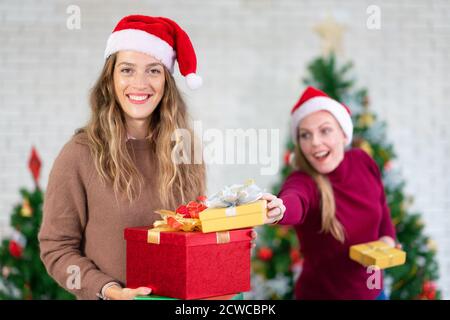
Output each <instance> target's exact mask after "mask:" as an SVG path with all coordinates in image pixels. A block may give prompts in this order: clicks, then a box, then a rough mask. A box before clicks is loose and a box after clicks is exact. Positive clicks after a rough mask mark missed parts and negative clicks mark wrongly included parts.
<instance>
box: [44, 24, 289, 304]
mask: <svg viewBox="0 0 450 320" xmlns="http://www.w3.org/2000/svg"><path fill="white" fill-rule="evenodd" d="M175 58H176V59H177V61H178V65H179V69H180V73H181V74H182V75H183V76H185V77H186V80H187V84H188V86H189V87H190V88H192V89H194V88H196V87H198V86H200V85H201V79H200V78H199V77H198V76H197V75H196V74H195V71H196V58H195V53H194V49H193V47H192V44H191V42H190V40H189V38H188V36H187V34H186V33H185V32H184V31H183V30H182V29H181V28H180V27H179V26H178V25H177V24H176V23H175V22H173V21H171V20H169V19H167V18H160V17H158V18H154V17H147V16H139V15H133V16H128V17H125V18H123V19H122V20H121V21H120V22H119V23H118V25H117V26H116V28H115V29H114V31H113V33H112V34H111V36H110V37H109V39H108V43H107V47H106V50H105V59H106V61H105V65H104V67H103V70H102V72H101V74H100V77H99V78H98V80H97V82H96V84H95V86H94V88H93V89H92V92H91V96H90V104H91V109H92V113H91V118H90V120H89V122H88V124H87V125H86V126H85V127H83V128H81V129H79V130H77V133H76V134H75V135H74V136H73V137H72V139H71V140H70V141H69V142H68V143H67V144H66V145H65V146H64V147H63V149H62V151H61V152H60V154H59V155H58V157H57V159H56V160H55V162H54V165H53V168H52V170H51V173H50V177H49V181H48V186H47V192H46V195H45V200H44V208H43V211H44V217H43V222H42V226H41V230H40V233H39V241H40V249H41V258H42V261H43V262H44V264H45V266H46V268H47V271H48V272H49V274H50V275H51V276H52V277H53V278H54V279H55V280H56V281H57V282H58V283H59V284H60V285H61V286H62V287H64V288H65V289H66V290H68V291H70V292H72V293H73V294H74V295H76V297H77V298H78V299H98V298H103V299H132V298H134V297H135V296H137V295H146V294H149V293H150V292H151V289H149V288H145V287H141V288H137V289H129V288H124V286H125V241H124V239H123V230H124V228H126V227H132V226H140V225H149V226H150V225H152V224H153V222H154V221H155V220H157V219H158V217H157V215H156V214H155V213H154V211H155V210H156V209H160V208H169V209H174V208H176V207H177V205H179V204H181V203H186V202H187V201H188V200H192V199H195V198H196V197H197V196H199V195H203V194H205V168H204V165H203V164H193V163H194V161H191V162H189V163H188V164H186V163H180V161H177V159H176V158H174V157H176V156H177V155H180V154H184V155H189V154H190V152H189V150H191V147H192V145H187V143H183V140H182V139H180V136H179V135H177V132H179V131H177V129H183V130H184V131H183V132H188V133H190V136H191V137H193V132H192V129H191V128H190V126H189V123H188V114H187V110H186V105H185V103H184V101H183V99H182V97H181V95H180V92H179V91H178V88H177V86H176V83H175V80H174V78H173V76H172V74H171V72H172V70H173V66H174V61H175ZM173 151H176V152H173ZM178 160H179V159H178ZM184 160H185V159H184ZM184 162H185V161H184ZM265 198H266V199H268V200H272V201H271V202H270V203H269V208H271V209H272V210H270V212H269V214H268V215H269V218H268V222H273V221H274V220H279V219H281V217H282V214H283V212H284V210H285V208H284V206H283V205H282V203H281V202H280V200H279V199H277V198H275V197H274V196H273V195H266V196H265Z"/></svg>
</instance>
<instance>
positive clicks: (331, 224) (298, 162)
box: [294, 143, 345, 243]
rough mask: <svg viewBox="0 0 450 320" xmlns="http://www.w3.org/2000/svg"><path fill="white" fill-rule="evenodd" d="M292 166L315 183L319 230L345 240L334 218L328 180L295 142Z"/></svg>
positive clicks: (331, 194)
mask: <svg viewBox="0 0 450 320" xmlns="http://www.w3.org/2000/svg"><path fill="white" fill-rule="evenodd" d="M294 167H295V168H296V169H298V170H301V171H303V172H305V173H307V174H309V175H310V176H311V177H312V178H313V179H314V181H315V182H316V184H317V187H318V189H319V191H320V197H321V209H322V229H321V232H325V233H331V235H332V236H333V237H334V238H335V239H336V240H338V241H339V242H341V243H344V240H345V229H344V227H343V226H342V224H341V223H340V222H339V220H338V219H337V218H336V202H335V200H334V194H333V188H332V187H331V183H330V180H329V179H328V178H327V177H326V176H325V175H323V174H320V173H319V172H317V170H316V169H314V167H313V166H312V165H311V164H310V163H309V162H308V160H307V159H306V157H305V156H304V154H303V152H302V150H301V148H300V144H299V143H296V144H295V158H294Z"/></svg>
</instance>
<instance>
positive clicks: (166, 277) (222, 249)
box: [124, 227, 252, 299]
mask: <svg viewBox="0 0 450 320" xmlns="http://www.w3.org/2000/svg"><path fill="white" fill-rule="evenodd" d="M149 229H150V228H149V227H137V228H127V229H125V232H124V234H125V240H126V241H127V268H126V269H127V287H129V288H137V287H140V286H147V287H150V288H152V290H153V291H152V293H153V294H156V295H161V296H167V297H173V298H177V299H200V298H207V297H214V296H221V295H226V294H234V293H236V292H245V291H249V290H250V250H251V247H250V241H251V230H252V229H251V228H247V229H239V230H231V231H228V232H229V238H230V242H228V243H217V235H216V232H211V233H201V232H161V233H160V240H159V244H154V243H148V242H147V239H148V237H147V236H148V230H149ZM225 238H226V237H225Z"/></svg>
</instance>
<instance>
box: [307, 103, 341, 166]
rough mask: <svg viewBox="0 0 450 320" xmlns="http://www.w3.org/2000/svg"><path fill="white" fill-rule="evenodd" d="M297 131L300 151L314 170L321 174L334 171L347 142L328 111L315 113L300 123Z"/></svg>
mask: <svg viewBox="0 0 450 320" xmlns="http://www.w3.org/2000/svg"><path fill="white" fill-rule="evenodd" d="M298 130H299V140H298V143H299V145H300V149H301V150H302V153H303V154H304V156H305V158H306V159H307V160H308V162H309V163H310V164H311V165H312V166H313V167H314V169H316V171H317V172H319V173H321V174H327V173H330V172H332V171H333V170H334V169H336V167H337V166H338V165H339V164H340V163H341V161H342V160H343V159H344V147H345V144H346V142H347V138H346V137H345V134H344V131H343V130H342V128H341V126H340V125H339V123H338V122H337V120H336V118H335V117H334V116H333V115H332V114H331V113H329V112H328V111H323V110H322V111H317V112H314V113H311V114H310V115H308V116H306V117H305V118H304V119H303V120H302V121H300V125H299V128H298Z"/></svg>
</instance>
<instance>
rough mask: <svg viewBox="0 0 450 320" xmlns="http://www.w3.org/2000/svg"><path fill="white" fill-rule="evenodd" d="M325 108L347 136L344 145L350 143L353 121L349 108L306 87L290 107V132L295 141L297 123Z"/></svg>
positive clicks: (296, 137) (320, 92) (324, 94)
mask: <svg viewBox="0 0 450 320" xmlns="http://www.w3.org/2000/svg"><path fill="white" fill-rule="evenodd" d="M320 110H326V111H328V112H330V113H331V114H332V115H333V116H334V117H335V118H336V120H337V122H338V123H339V124H340V126H341V128H342V130H343V131H344V134H345V136H346V137H347V138H348V141H347V144H346V146H348V145H350V144H351V142H352V136H353V123H352V117H351V112H350V109H349V108H348V107H347V106H346V105H344V104H342V103H339V102H337V101H336V100H334V99H332V98H330V97H329V96H328V95H327V94H326V93H324V92H322V91H320V90H318V89H316V88H314V87H308V88H306V90H305V91H304V92H303V94H302V96H301V97H300V99H299V100H298V102H297V103H296V104H295V106H294V107H293V108H292V111H291V134H292V139H293V140H294V141H295V142H296V141H297V139H298V125H299V124H300V121H302V120H303V119H304V118H305V117H306V116H308V115H310V114H311V113H313V112H316V111H320Z"/></svg>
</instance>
